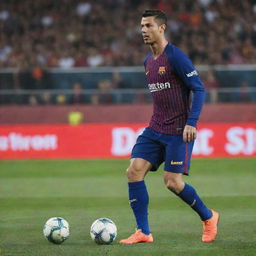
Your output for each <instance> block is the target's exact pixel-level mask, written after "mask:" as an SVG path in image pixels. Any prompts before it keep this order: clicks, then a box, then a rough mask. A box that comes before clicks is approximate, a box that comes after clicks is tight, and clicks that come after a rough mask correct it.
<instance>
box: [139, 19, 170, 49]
mask: <svg viewBox="0 0 256 256" xmlns="http://www.w3.org/2000/svg"><path fill="white" fill-rule="evenodd" d="M164 29H165V25H164V24H162V25H159V24H158V23H157V22H156V20H155V17H153V16H150V17H142V19H141V33H142V37H143V40H144V43H145V44H150V45H151V44H154V43H155V42H156V41H158V40H159V39H160V38H161V37H162V36H163V35H164Z"/></svg>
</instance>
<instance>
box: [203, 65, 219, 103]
mask: <svg viewBox="0 0 256 256" xmlns="http://www.w3.org/2000/svg"><path fill="white" fill-rule="evenodd" d="M203 77H205V78H204V79H203V82H204V85H205V88H206V91H207V92H208V93H209V94H208V95H207V98H206V101H207V102H210V103H216V102H217V101H218V92H217V89H218V88H219V87H220V84H219V82H218V80H217V78H216V75H215V72H214V71H213V70H209V71H208V72H207V73H206V75H204V76H203Z"/></svg>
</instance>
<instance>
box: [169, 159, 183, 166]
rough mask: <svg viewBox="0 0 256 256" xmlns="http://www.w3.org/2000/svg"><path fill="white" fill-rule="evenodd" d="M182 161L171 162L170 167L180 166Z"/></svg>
mask: <svg viewBox="0 0 256 256" xmlns="http://www.w3.org/2000/svg"><path fill="white" fill-rule="evenodd" d="M182 164H183V161H173V160H172V161H171V165H182Z"/></svg>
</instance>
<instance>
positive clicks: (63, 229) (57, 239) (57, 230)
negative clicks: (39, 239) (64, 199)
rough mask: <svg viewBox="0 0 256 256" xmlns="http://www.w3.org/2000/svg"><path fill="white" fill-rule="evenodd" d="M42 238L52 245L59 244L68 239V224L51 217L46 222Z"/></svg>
mask: <svg viewBox="0 0 256 256" xmlns="http://www.w3.org/2000/svg"><path fill="white" fill-rule="evenodd" d="M43 233H44V236H45V237H46V239H48V241H50V242H52V243H54V244H61V243H63V242H64V241H65V240H67V239H68V237H69V224H68V222H67V221H66V220H65V219H63V218H61V217H53V218H50V219H49V220H47V221H46V223H45V225H44V229H43Z"/></svg>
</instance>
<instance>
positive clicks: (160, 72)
mask: <svg viewBox="0 0 256 256" xmlns="http://www.w3.org/2000/svg"><path fill="white" fill-rule="evenodd" d="M165 73H166V67H159V69H158V74H159V75H164V74H165Z"/></svg>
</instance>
